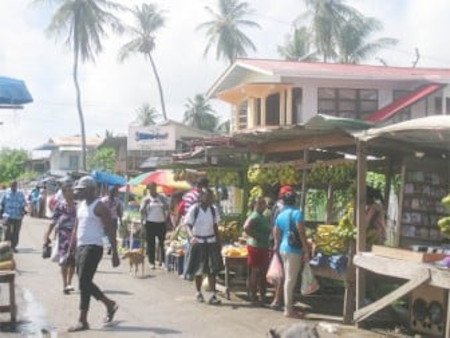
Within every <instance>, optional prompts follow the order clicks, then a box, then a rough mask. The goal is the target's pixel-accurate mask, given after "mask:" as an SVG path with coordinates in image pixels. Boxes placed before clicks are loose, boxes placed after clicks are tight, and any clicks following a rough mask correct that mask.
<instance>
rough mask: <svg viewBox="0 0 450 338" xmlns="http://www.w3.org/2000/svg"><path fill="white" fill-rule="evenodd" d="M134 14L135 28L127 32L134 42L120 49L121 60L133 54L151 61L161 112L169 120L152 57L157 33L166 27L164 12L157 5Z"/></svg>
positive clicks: (129, 28)
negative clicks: (140, 55)
mask: <svg viewBox="0 0 450 338" xmlns="http://www.w3.org/2000/svg"><path fill="white" fill-rule="evenodd" d="M132 13H133V15H134V20H135V26H134V27H127V28H126V31H128V33H129V34H130V35H131V36H132V40H130V41H129V42H127V43H126V44H125V45H123V46H122V48H121V49H120V51H119V60H120V61H122V62H123V61H124V60H125V59H126V58H128V57H129V56H130V55H131V54H142V55H144V57H145V58H146V59H148V60H149V61H150V64H151V67H152V71H153V74H154V76H155V79H156V83H157V84H158V90H159V98H160V100H161V112H162V115H163V117H164V120H167V113H166V104H165V101H164V94H163V88H162V85H161V79H160V78H159V74H158V70H157V69H156V65H155V61H154V60H153V56H152V52H153V51H154V50H155V40H156V32H157V31H158V30H159V29H160V28H162V27H163V26H164V20H165V19H164V16H163V12H162V11H160V10H158V8H157V6H156V5H155V4H142V5H141V7H139V6H135V7H134V9H133V10H132Z"/></svg>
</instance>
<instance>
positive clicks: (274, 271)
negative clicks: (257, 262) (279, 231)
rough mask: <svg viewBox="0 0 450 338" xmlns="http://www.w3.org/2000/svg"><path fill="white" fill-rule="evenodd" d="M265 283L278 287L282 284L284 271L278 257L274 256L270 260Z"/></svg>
mask: <svg viewBox="0 0 450 338" xmlns="http://www.w3.org/2000/svg"><path fill="white" fill-rule="evenodd" d="M266 279H267V282H269V283H270V284H272V285H279V284H281V283H283V279H284V270H283V264H282V263H281V260H280V256H279V255H277V254H274V255H273V257H272V260H271V261H270V265H269V269H268V270H267V274H266Z"/></svg>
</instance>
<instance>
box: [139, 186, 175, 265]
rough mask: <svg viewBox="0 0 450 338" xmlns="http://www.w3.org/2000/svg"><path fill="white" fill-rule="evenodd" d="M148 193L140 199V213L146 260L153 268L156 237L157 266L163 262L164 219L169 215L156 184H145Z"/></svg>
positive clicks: (165, 202)
mask: <svg viewBox="0 0 450 338" xmlns="http://www.w3.org/2000/svg"><path fill="white" fill-rule="evenodd" d="M147 189H148V191H149V194H148V195H147V196H146V197H145V198H144V199H143V200H142V204H141V209H140V211H141V214H142V217H143V218H144V220H145V233H146V242H147V254H148V261H149V263H150V265H151V266H152V269H155V246H156V245H155V239H156V238H158V247H159V250H160V255H161V257H160V260H159V266H162V262H164V256H165V252H164V239H165V237H166V227H167V225H166V221H167V217H168V216H169V211H168V205H167V201H166V199H165V198H164V197H163V196H161V195H160V194H158V193H157V192H156V184H155V183H150V184H149V185H148V186H147Z"/></svg>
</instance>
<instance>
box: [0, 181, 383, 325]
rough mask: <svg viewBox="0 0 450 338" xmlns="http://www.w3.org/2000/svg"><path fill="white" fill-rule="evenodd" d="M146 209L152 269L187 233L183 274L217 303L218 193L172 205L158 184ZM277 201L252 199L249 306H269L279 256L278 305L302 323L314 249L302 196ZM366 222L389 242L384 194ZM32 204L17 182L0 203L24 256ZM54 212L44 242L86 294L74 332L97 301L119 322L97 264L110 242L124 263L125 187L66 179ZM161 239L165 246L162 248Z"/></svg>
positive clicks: (284, 192) (374, 196)
mask: <svg viewBox="0 0 450 338" xmlns="http://www.w3.org/2000/svg"><path fill="white" fill-rule="evenodd" d="M147 191H148V192H147V194H146V195H145V196H144V197H143V199H142V202H141V204H140V208H139V212H140V214H141V217H142V223H143V228H144V229H145V242H146V250H147V251H146V252H147V257H148V262H149V264H150V265H151V267H152V269H155V268H156V261H158V263H159V264H158V265H159V266H162V264H163V262H165V261H166V260H165V257H164V254H165V248H164V243H165V238H166V232H167V231H168V230H174V229H180V228H183V229H184V230H185V231H186V233H187V247H186V249H187V252H186V264H185V267H184V268H185V270H184V274H185V277H186V278H191V279H193V280H194V281H195V292H196V294H195V299H196V300H197V301H198V302H205V297H204V295H203V290H202V284H203V276H207V278H208V284H209V291H210V293H211V294H210V297H208V304H211V305H218V304H220V303H221V302H220V300H219V298H218V297H217V294H216V277H217V275H218V274H219V272H220V271H222V270H223V259H222V256H221V248H222V241H221V238H220V234H219V231H218V223H219V221H220V217H221V212H220V209H219V208H218V207H216V205H215V203H214V201H215V199H214V194H213V191H212V190H211V189H210V188H209V182H208V180H207V179H206V178H201V179H200V180H198V181H197V182H196V185H195V187H194V188H193V189H192V190H190V191H189V192H187V193H185V194H180V193H177V194H174V195H173V196H172V198H171V199H170V200H168V199H167V198H166V196H163V195H162V194H159V193H158V192H157V191H158V187H157V185H156V184H154V183H151V184H149V185H148V187H147ZM278 198H279V199H278V201H277V202H276V203H274V204H273V205H272V203H271V201H270V200H268V199H267V198H263V197H260V198H257V199H256V200H254V201H251V204H250V207H251V210H250V212H249V214H248V217H247V219H246V221H245V224H244V226H243V229H244V232H245V233H246V235H247V250H248V259H247V262H248V266H249V276H248V288H249V294H250V301H251V302H254V303H259V304H264V303H265V302H266V300H267V299H266V296H267V281H266V274H267V271H268V267H269V264H270V262H271V260H272V259H273V257H276V258H277V259H279V260H280V262H281V263H282V268H283V271H284V273H283V275H284V279H283V281H282V282H281V281H280V282H278V283H277V284H276V285H274V287H275V290H274V296H273V300H272V303H271V305H270V306H271V307H272V308H274V309H282V308H283V304H284V315H285V316H287V317H294V318H300V317H302V315H303V314H302V313H300V312H298V311H295V310H294V307H293V304H294V289H295V286H296V284H297V279H298V276H299V275H300V272H301V270H302V266H303V265H304V264H305V263H307V262H309V260H310V246H309V244H308V241H307V237H306V233H305V224H304V215H303V212H302V211H301V210H300V209H299V208H298V207H297V206H296V205H297V200H296V193H295V191H294V189H293V188H292V187H290V186H284V187H281V189H280V191H279V195H278ZM367 200H368V206H367V218H368V219H367V220H368V226H369V230H372V231H373V232H375V233H376V234H377V235H378V236H379V237H380V239H382V238H383V231H385V230H384V225H383V224H384V216H383V212H382V207H381V203H380V202H382V197H381V194H378V193H376V191H375V190H374V189H372V188H370V189H368V198H367ZM26 205H27V201H26V198H25V196H24V195H23V193H22V192H20V191H18V189H17V182H12V184H11V186H10V189H8V191H7V192H6V194H5V195H4V196H3V198H2V200H1V201H0V208H1V210H0V212H1V213H0V215H1V216H2V217H3V219H4V226H5V227H6V233H5V237H6V240H10V241H11V246H12V249H13V250H15V251H17V244H18V240H19V232H20V228H21V223H22V218H23V217H24V215H25V213H26V211H25V210H26ZM51 210H52V213H53V216H52V219H51V222H50V224H49V226H48V228H47V230H46V231H45V234H44V240H43V245H44V246H48V245H50V243H52V245H53V250H52V251H53V252H52V260H53V261H55V262H57V263H58V264H59V265H60V267H61V276H62V281H63V283H62V284H63V292H64V294H70V293H71V291H73V290H74V289H75V288H74V287H73V285H72V279H73V276H74V273H75V271H76V272H77V276H78V284H79V289H80V305H79V310H80V314H79V318H78V321H77V323H76V325H75V326H73V327H71V328H70V329H69V331H82V330H87V329H89V323H88V320H87V314H88V310H89V306H90V298H91V296H92V297H94V298H95V299H97V300H99V301H101V302H102V303H103V304H104V305H105V307H106V317H105V322H110V321H112V320H113V318H114V315H115V312H116V311H117V309H118V305H117V304H116V302H114V301H113V300H111V299H109V298H108V297H107V296H105V294H104V293H103V292H102V291H101V290H100V288H99V287H98V286H97V285H96V284H95V283H94V282H93V278H94V275H95V272H96V270H97V266H98V264H99V262H100V260H101V257H102V255H103V248H104V245H105V237H106V238H107V246H108V253H109V254H110V255H111V260H112V265H113V267H116V266H118V265H119V263H120V262H119V256H118V249H117V243H116V236H117V229H118V226H123V220H122V218H123V214H124V208H123V203H122V201H121V200H120V199H119V198H118V190H117V188H116V187H111V188H109V190H108V193H107V195H105V196H103V197H100V196H99V194H98V189H97V185H96V182H95V181H94V179H93V178H92V177H90V176H86V177H83V178H81V179H80V180H78V181H77V182H73V181H72V180H70V179H66V180H63V181H62V183H61V186H60V190H59V191H58V193H57V194H56V195H55V197H54V198H53V200H52V203H51ZM156 241H157V242H158V245H156ZM158 251H159V259H157V255H156V252H158Z"/></svg>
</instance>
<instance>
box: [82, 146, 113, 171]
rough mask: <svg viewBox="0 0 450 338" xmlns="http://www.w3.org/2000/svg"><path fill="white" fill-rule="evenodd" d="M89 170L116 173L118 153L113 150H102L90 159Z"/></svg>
mask: <svg viewBox="0 0 450 338" xmlns="http://www.w3.org/2000/svg"><path fill="white" fill-rule="evenodd" d="M88 163H89V170H100V171H106V172H110V173H112V172H114V168H115V165H116V151H115V150H114V149H113V148H101V149H98V150H97V151H95V153H93V154H92V156H90V157H89V161H88Z"/></svg>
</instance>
